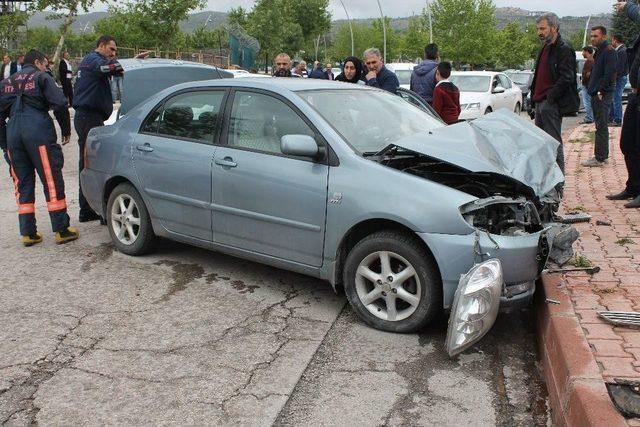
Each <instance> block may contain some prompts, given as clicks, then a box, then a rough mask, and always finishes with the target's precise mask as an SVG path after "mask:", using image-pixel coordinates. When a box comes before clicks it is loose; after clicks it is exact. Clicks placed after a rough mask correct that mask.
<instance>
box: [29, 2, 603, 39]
mask: <svg viewBox="0 0 640 427" xmlns="http://www.w3.org/2000/svg"><path fill="white" fill-rule="evenodd" d="M540 14H541V12H533V11H528V10H524V9H520V8H516V7H503V8H497V9H496V18H497V21H498V28H502V27H503V26H504V25H506V24H507V23H508V22H513V21H516V22H519V23H521V24H523V25H528V24H533V23H535V19H536V16H538V15H540ZM51 15H52V14H51V13H50V12H39V13H36V14H34V15H33V16H32V17H31V18H30V19H29V23H28V26H29V27H37V26H47V27H49V28H59V27H60V25H61V24H62V19H48V17H51ZM107 16H109V14H108V13H107V12H93V13H88V14H85V15H79V16H78V18H77V20H76V22H75V23H74V24H73V27H72V31H74V32H82V31H83V30H85V29H88V30H91V26H92V25H93V24H94V23H95V22H96V21H97V20H99V19H102V18H105V17H107ZM209 17H210V20H209V23H208V24H207V26H208V28H216V27H218V26H220V25H222V24H223V23H224V22H225V21H226V18H227V14H226V13H223V12H212V11H204V12H198V13H193V14H191V15H189V19H187V20H186V21H184V22H182V24H180V27H181V29H182V30H183V31H185V32H187V33H189V32H192V31H193V30H194V29H195V28H197V27H200V26H203V25H205V22H206V21H207V18H209ZM410 19H411V17H404V18H391V27H392V28H393V29H394V30H396V31H401V32H402V31H405V30H406V29H407V25H408V23H409V20H410ZM374 20H375V18H370V19H355V20H354V22H357V23H359V24H365V25H367V24H371V22H373V21H374ZM586 21H587V18H586V17H575V16H566V17H564V18H561V32H562V33H564V34H573V33H575V32H577V31H579V30H581V29H583V28H584V25H585V23H586ZM344 24H346V20H336V21H333V25H332V27H333V28H332V33H333V32H335V31H336V29H337V28H338V27H340V26H341V25H344ZM591 25H592V26H593V25H604V26H605V27H608V26H610V25H611V15H610V14H606V15H598V16H594V17H592V18H591Z"/></svg>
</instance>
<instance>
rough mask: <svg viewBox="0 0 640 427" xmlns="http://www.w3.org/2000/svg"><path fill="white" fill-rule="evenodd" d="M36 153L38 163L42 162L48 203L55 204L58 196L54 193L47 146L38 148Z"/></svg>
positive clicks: (54, 188) (54, 185) (54, 186)
mask: <svg viewBox="0 0 640 427" xmlns="http://www.w3.org/2000/svg"><path fill="white" fill-rule="evenodd" d="M38 151H39V152H40V161H41V162H42V170H43V171H44V180H45V181H46V183H47V189H48V190H49V203H51V202H57V201H58V195H57V193H56V183H55V182H54V181H53V173H52V172H51V164H50V163H49V152H48V151H47V146H46V145H40V146H38ZM47 204H48V203H47ZM49 210H51V209H49Z"/></svg>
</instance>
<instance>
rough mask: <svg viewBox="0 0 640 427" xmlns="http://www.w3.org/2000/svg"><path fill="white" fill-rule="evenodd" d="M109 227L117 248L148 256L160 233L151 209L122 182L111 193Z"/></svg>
mask: <svg viewBox="0 0 640 427" xmlns="http://www.w3.org/2000/svg"><path fill="white" fill-rule="evenodd" d="M107 227H108V228H109V235H110V236H111V241H113V244H114V245H115V247H116V249H118V251H120V252H122V253H124V254H127V255H134V256H136V255H144V254H146V253H148V252H150V251H151V250H152V249H153V244H154V242H155V239H156V236H155V234H154V233H153V227H152V226H151V218H150V216H149V211H148V210H147V206H146V205H145V204H144V200H142V196H140V193H138V190H136V189H135V187H134V186H133V185H131V184H129V183H122V184H120V185H118V186H117V187H116V188H114V190H113V191H112V192H111V194H110V195H109V201H108V202H107Z"/></svg>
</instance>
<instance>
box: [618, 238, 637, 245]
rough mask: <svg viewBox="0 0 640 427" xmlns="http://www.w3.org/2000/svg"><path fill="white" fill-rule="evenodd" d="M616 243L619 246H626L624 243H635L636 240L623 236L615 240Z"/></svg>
mask: <svg viewBox="0 0 640 427" xmlns="http://www.w3.org/2000/svg"><path fill="white" fill-rule="evenodd" d="M616 244H618V245H620V246H626V245H635V244H636V242H634V241H633V240H631V239H628V238H626V237H625V238H623V239H619V240H616Z"/></svg>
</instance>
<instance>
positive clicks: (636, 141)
mask: <svg viewBox="0 0 640 427" xmlns="http://www.w3.org/2000/svg"><path fill="white" fill-rule="evenodd" d="M638 109H640V99H639V98H638V95H635V94H630V95H629V103H628V104H627V110H626V111H625V113H624V120H623V121H622V134H621V136H620V150H621V151H622V154H624V162H625V163H626V165H627V173H628V174H629V179H628V180H627V187H626V190H627V191H628V192H629V193H631V194H634V195H636V196H637V195H640V112H639V111H638Z"/></svg>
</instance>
